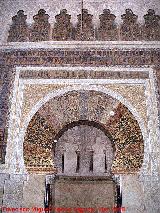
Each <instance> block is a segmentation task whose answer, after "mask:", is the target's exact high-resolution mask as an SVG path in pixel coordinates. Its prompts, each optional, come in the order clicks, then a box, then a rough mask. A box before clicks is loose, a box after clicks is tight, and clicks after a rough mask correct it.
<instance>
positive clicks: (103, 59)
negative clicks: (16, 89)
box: [0, 47, 160, 67]
mask: <svg viewBox="0 0 160 213" xmlns="http://www.w3.org/2000/svg"><path fill="white" fill-rule="evenodd" d="M0 61H1V63H2V64H3V65H6V66H11V65H12V66H13V65H14V66H27V65H28V66H57V65H63V66H64V65H73V66H79V65H80V66H116V65H118V66H136V67H140V66H150V65H154V66H156V65H157V66H158V65H159V63H160V51H159V49H158V48H156V49H155V48H150V49H143V48H141V49H136V48H134V49H127V50H126V49H124V50H123V49H118V48H115V49H112V48H111V49H110V48H102V47H101V48H100V49H98V48H90V49H88V48H87V49H85V50H83V49H79V50H75V49H73V48H71V49H68V48H65V49H55V48H53V49H52V50H51V49H42V50H10V51H8V50H6V51H2V52H0Z"/></svg>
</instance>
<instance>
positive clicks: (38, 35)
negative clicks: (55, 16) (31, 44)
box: [30, 9, 50, 41]
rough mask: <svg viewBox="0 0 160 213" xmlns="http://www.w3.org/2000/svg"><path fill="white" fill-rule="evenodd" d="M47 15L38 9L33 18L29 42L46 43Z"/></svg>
mask: <svg viewBox="0 0 160 213" xmlns="http://www.w3.org/2000/svg"><path fill="white" fill-rule="evenodd" d="M48 19H49V15H48V14H46V11H45V10H44V9H40V10H39V11H38V14H37V15H35V16H33V20H34V23H33V26H32V30H31V39H30V40H31V41H47V40H49V35H50V23H49V22H48Z"/></svg>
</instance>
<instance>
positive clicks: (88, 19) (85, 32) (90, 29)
mask: <svg viewBox="0 0 160 213" xmlns="http://www.w3.org/2000/svg"><path fill="white" fill-rule="evenodd" d="M77 18H78V23H77V26H76V35H75V40H86V41H87V40H94V26H93V23H92V19H93V15H91V14H89V13H88V10H87V9H82V14H79V15H78V16H77Z"/></svg>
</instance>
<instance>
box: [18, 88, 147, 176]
mask: <svg viewBox="0 0 160 213" xmlns="http://www.w3.org/2000/svg"><path fill="white" fill-rule="evenodd" d="M81 91H83V92H85V91H88V92H90V91H95V92H97V93H99V94H103V95H107V96H110V97H111V98H113V99H115V100H118V101H119V102H120V103H121V105H122V106H124V108H125V109H126V110H128V112H129V113H130V114H131V115H133V117H134V119H135V122H137V128H139V130H138V131H139V132H141V133H142V135H143V136H142V137H141V140H143V141H144V140H145V138H146V129H145V127H144V122H143V120H142V119H141V118H140V116H139V114H138V113H137V111H136V110H135V109H134V107H133V106H132V105H131V104H130V103H129V102H128V101H127V100H125V99H124V98H123V97H122V96H121V95H120V94H117V93H115V92H113V91H111V90H108V89H106V88H104V87H103V86H94V85H89V86H86V85H83V86H82V85H76V86H75V87H74V89H73V87H70V86H68V87H67V88H65V89H62V90H61V89H60V90H57V91H56V92H51V93H49V94H47V96H45V97H44V98H43V99H41V100H40V101H39V102H38V103H37V104H36V105H35V106H34V107H33V108H32V110H31V111H30V113H29V115H28V117H27V118H26V120H25V123H24V124H25V125H24V130H23V134H22V136H23V139H22V140H23V141H24V159H25V140H24V138H25V137H24V136H25V132H27V126H29V123H30V122H31V120H32V119H33V118H34V116H35V115H36V113H38V111H39V110H40V108H41V107H43V106H44V105H45V104H46V103H47V102H49V101H50V100H52V99H53V98H56V97H63V96H64V95H66V94H67V93H68V94H69V93H72V92H81ZM76 122H78V121H77V120H72V123H76ZM82 122H84V121H82ZM89 122H90V124H91V123H93V122H95V121H94V120H90V121H89ZM65 125H70V124H69V123H68V124H67V123H66V124H65ZM65 125H64V126H65ZM100 125H101V126H104V124H100ZM64 126H61V129H59V131H57V132H55V133H54V134H55V136H56V135H57V134H58V133H60V132H61V131H62V129H63V128H64ZM104 128H106V127H104ZM106 131H108V130H107V128H106ZM108 132H109V131H108ZM141 133H140V134H141ZM110 135H111V134H110ZM141 143H143V144H142V147H143V145H144V142H142V141H141ZM132 151H133V150H132ZM140 152H141V162H140V165H139V168H136V169H135V170H134V169H133V168H132V171H129V170H125V169H123V168H121V169H119V170H117V169H115V173H126V172H127V173H130V172H131V173H133V172H137V171H138V170H139V169H140V167H141V166H142V158H143V156H142V155H143V153H142V150H141V151H140ZM48 154H49V155H50V159H49V161H50V168H48V170H47V169H46V168H45V166H44V168H45V169H44V170H45V171H47V172H50V171H51V170H52V169H53V162H51V161H52V156H51V152H49V153H48ZM119 155H120V154H119ZM123 155H124V154H123ZM118 160H121V161H124V160H123V159H120V157H119V159H118ZM118 160H117V159H116V160H115V161H114V162H115V168H116V167H117V165H118ZM25 164H26V162H25ZM39 166H40V165H39ZM26 167H27V168H28V171H32V169H33V170H34V171H36V168H35V167H34V168H30V166H29V167H28V166H27V164H26ZM40 167H41V166H40ZM51 167H52V169H51ZM37 169H40V170H41V169H42V170H43V168H38V167H37Z"/></svg>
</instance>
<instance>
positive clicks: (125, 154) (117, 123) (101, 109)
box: [24, 91, 143, 173]
mask: <svg viewBox="0 0 160 213" xmlns="http://www.w3.org/2000/svg"><path fill="white" fill-rule="evenodd" d="M74 100H75V101H74ZM96 103H97V104H96ZM113 107H115V108H116V109H113V110H114V112H115V115H113V116H111V115H110V116H108V117H107V116H106V117H105V119H106V120H105V122H104V121H103V124H102V125H103V126H104V127H105V129H106V131H108V132H109V135H110V137H111V138H112V140H113V142H114V144H115V147H116V156H115V159H114V162H113V166H112V167H113V168H112V169H113V171H114V172H115V173H118V172H121V173H125V172H126V173H132V172H137V171H138V170H139V168H140V167H141V165H142V159H143V138H142V134H141V131H140V128H139V126H138V123H137V121H136V120H135V118H134V117H133V115H132V114H131V113H130V112H129V111H128V109H127V108H126V107H124V106H123V105H122V104H120V103H119V102H118V101H116V100H114V99H113V98H111V97H110V96H107V95H103V94H99V93H98V92H92V91H91V92H88V93H85V92H84V93H83V92H82V93H79V92H73V93H69V94H66V95H64V96H60V97H56V98H54V99H52V100H50V101H49V102H47V103H46V104H45V105H44V106H43V107H41V108H40V110H39V111H38V112H37V113H36V114H35V116H34V117H33V118H32V120H31V122H30V124H29V127H28V129H27V134H26V137H25V142H24V156H25V163H26V166H27V167H28V171H35V170H37V169H38V168H37V167H39V170H40V168H45V167H46V163H47V165H48V166H47V167H50V168H52V169H53V166H52V164H51V159H53V155H52V145H53V140H54V137H56V134H57V133H58V132H59V131H60V130H61V129H62V128H63V127H64V126H65V125H67V124H69V123H71V122H73V121H79V120H80V119H81V113H82V114H84V113H85V120H90V121H94V122H97V123H101V118H102V117H103V116H104V114H109V112H110V111H111V109H112V108H113ZM46 123H50V126H51V129H49V128H47V129H48V130H49V131H50V132H48V133H47V131H46V129H45V128H46ZM132 129H133V130H134V131H132ZM46 133H47V134H46ZM34 134H35V136H34ZM40 135H41V136H40ZM50 136H51V138H50ZM49 138H50V139H49ZM35 144H36V145H35ZM35 146H36V149H33V147H35ZM44 147H45V149H44ZM38 149H39V151H38ZM26 150H32V154H30V152H28V151H26ZM42 151H43V152H42ZM37 153H39V154H38V155H37ZM42 153H43V156H42ZM49 153H50V155H49ZM35 159H36V160H35ZM42 159H43V161H42Z"/></svg>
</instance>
